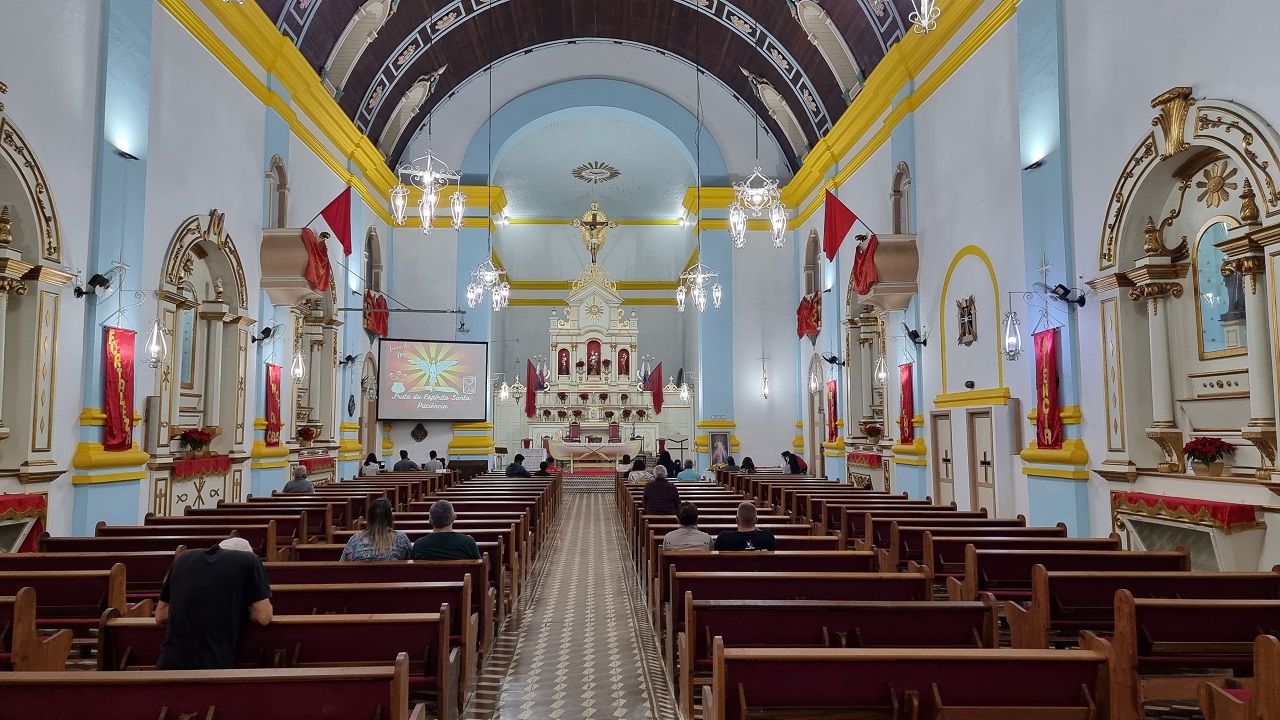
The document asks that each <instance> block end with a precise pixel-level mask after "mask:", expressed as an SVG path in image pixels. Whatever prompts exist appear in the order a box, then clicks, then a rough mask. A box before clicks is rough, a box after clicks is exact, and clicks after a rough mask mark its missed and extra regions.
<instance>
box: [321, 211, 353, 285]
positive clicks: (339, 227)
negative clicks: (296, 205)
mask: <svg viewBox="0 0 1280 720" xmlns="http://www.w3.org/2000/svg"><path fill="white" fill-rule="evenodd" d="M320 217H322V218H324V221H325V222H326V223H328V224H329V229H330V230H332V231H333V236H334V237H336V238H338V242H340V243H342V254H343V255H350V254H351V186H347V188H346V189H344V190H343V191H342V194H340V195H338V197H336V198H334V199H333V202H331V203H329V204H328V205H325V207H324V209H323V210H321V211H320ZM325 289H326V290H327V289H328V287H327V286H326V288H325Z"/></svg>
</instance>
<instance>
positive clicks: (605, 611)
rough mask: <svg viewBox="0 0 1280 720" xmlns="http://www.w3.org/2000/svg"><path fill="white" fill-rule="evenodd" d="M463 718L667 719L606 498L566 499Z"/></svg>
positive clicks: (666, 689)
mask: <svg viewBox="0 0 1280 720" xmlns="http://www.w3.org/2000/svg"><path fill="white" fill-rule="evenodd" d="M560 513H561V514H560V517H559V519H558V520H557V523H556V526H555V528H554V529H553V531H552V533H551V540H550V542H548V543H547V545H546V548H545V550H544V551H543V555H544V557H541V558H539V562H538V564H537V566H536V567H535V571H534V578H533V580H532V581H531V582H530V583H529V585H528V586H527V587H526V589H525V597H524V599H523V600H522V602H521V607H520V609H519V611H518V613H517V614H516V615H515V617H513V618H512V620H511V621H510V622H508V624H507V628H506V630H505V632H504V633H503V635H502V637H501V638H500V639H499V641H498V642H497V643H495V650H494V654H493V657H492V658H491V660H490V662H489V663H488V665H487V667H486V669H485V671H484V673H483V674H482V675H481V678H480V683H479V686H478V688H477V692H476V696H475V698H474V700H473V701H472V703H471V705H470V706H469V708H468V711H467V713H466V717H467V718H468V719H469V720H542V719H543V718H548V719H551V720H554V719H555V718H589V719H594V720H600V719H602V718H608V719H610V720H675V718H676V711H675V703H674V701H673V699H672V697H671V692H670V686H669V682H668V680H667V676H666V674H665V672H664V671H663V670H662V666H661V662H660V660H659V655H658V648H657V644H656V641H655V639H654V636H653V631H652V628H651V627H650V624H649V620H648V617H647V616H646V614H645V612H644V605H643V602H642V601H641V599H640V598H639V596H638V593H637V591H636V578H635V574H634V572H633V571H632V570H631V568H632V565H631V563H630V562H629V561H626V560H625V557H624V556H625V555H626V549H625V548H624V547H623V545H622V537H621V526H620V525H619V523H618V520H617V518H616V515H615V510H614V507H613V497H612V495H610V494H605V493H594V492H592V493H567V494H566V495H565V500H564V504H563V506H562V508H561V511H560Z"/></svg>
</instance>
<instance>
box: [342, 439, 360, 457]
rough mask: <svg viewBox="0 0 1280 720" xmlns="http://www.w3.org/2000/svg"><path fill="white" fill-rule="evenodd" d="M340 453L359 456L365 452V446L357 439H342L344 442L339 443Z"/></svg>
mask: <svg viewBox="0 0 1280 720" xmlns="http://www.w3.org/2000/svg"><path fill="white" fill-rule="evenodd" d="M338 452H339V453H355V454H356V455H359V454H360V453H362V452H364V445H361V444H360V441H359V440H357V439H355V438H342V440H341V441H339V442H338Z"/></svg>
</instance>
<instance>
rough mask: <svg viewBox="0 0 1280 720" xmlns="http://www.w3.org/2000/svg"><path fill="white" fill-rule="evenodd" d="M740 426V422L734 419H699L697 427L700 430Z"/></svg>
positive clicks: (728, 428) (727, 428) (729, 428)
mask: <svg viewBox="0 0 1280 720" xmlns="http://www.w3.org/2000/svg"><path fill="white" fill-rule="evenodd" d="M736 427H738V423H736V422H734V421H732V420H699V421H698V424H697V428H698V429H699V430H704V429H708V430H733V429H734V428H736Z"/></svg>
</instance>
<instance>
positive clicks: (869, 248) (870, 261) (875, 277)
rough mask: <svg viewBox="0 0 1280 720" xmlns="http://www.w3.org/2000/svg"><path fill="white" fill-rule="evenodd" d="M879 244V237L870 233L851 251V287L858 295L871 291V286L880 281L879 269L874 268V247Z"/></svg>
mask: <svg viewBox="0 0 1280 720" xmlns="http://www.w3.org/2000/svg"><path fill="white" fill-rule="evenodd" d="M879 246H880V238H878V237H876V236H875V235H872V236H871V237H869V238H867V242H866V243H865V244H863V245H859V246H858V249H857V250H856V251H854V253H853V289H854V290H857V291H858V294H859V295H866V294H867V293H869V292H871V286H872V285H875V284H876V283H877V282H879V281H880V271H879V270H877V269H876V248H877V247H879Z"/></svg>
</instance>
